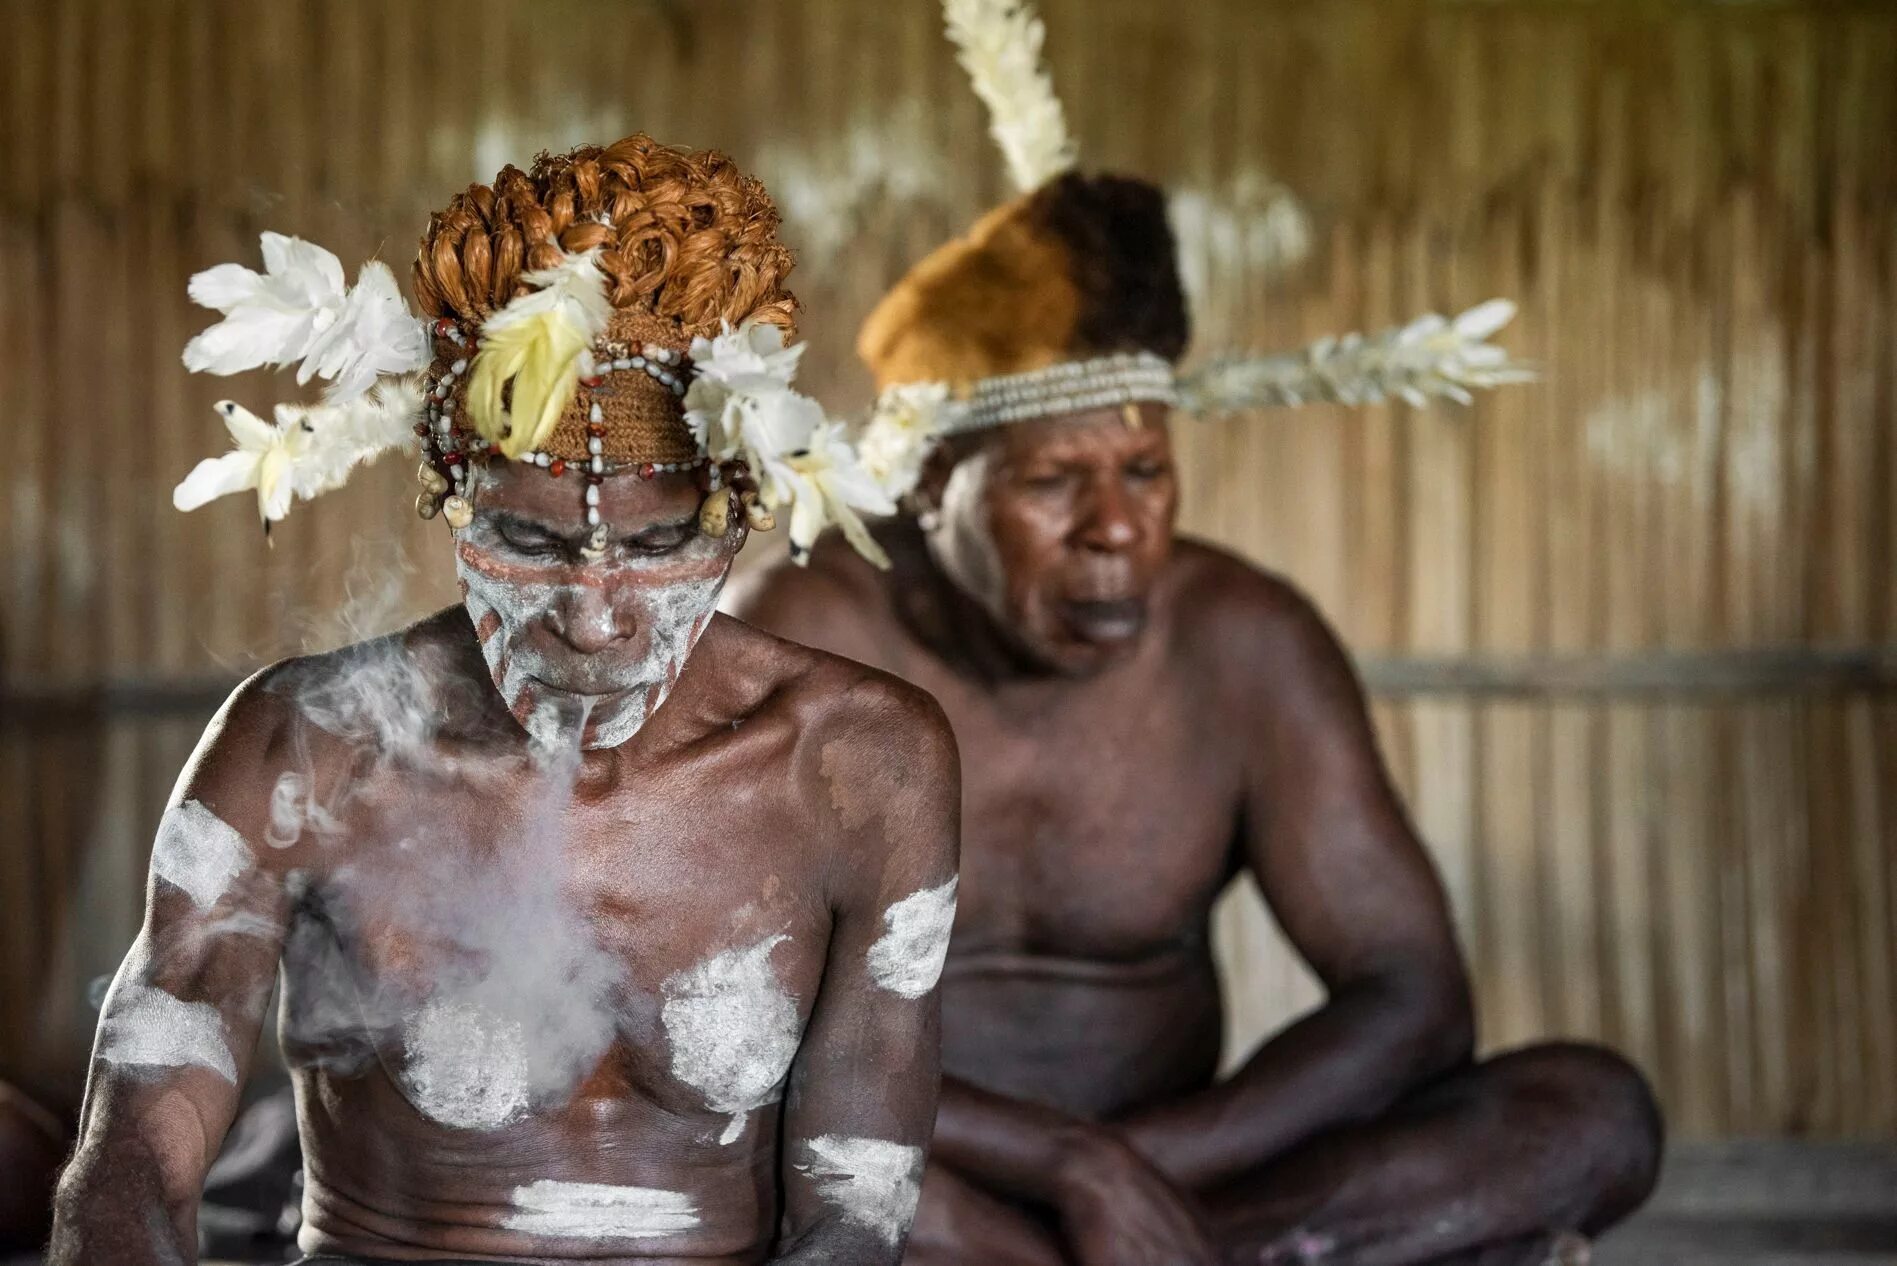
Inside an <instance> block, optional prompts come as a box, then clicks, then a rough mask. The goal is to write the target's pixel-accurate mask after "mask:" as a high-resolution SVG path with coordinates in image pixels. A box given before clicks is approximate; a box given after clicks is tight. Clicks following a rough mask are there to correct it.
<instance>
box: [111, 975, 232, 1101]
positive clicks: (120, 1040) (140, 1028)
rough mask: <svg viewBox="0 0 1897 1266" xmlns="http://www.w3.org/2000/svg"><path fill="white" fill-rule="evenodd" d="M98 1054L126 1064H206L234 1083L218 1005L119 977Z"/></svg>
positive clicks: (168, 1066)
mask: <svg viewBox="0 0 1897 1266" xmlns="http://www.w3.org/2000/svg"><path fill="white" fill-rule="evenodd" d="M98 1056H99V1058H100V1059H102V1060H105V1061H106V1062H107V1063H109V1064H121V1065H127V1066H143V1067H148V1068H150V1067H157V1068H208V1069H210V1070H211V1071H212V1072H214V1073H216V1074H217V1075H218V1076H220V1077H222V1078H223V1079H224V1080H225V1081H228V1082H230V1083H231V1084H232V1085H233V1086H234V1085H236V1084H237V1061H236V1060H235V1059H233V1058H232V1057H231V1048H230V1043H229V1042H228V1041H227V1040H226V1038H225V1037H224V1018H223V1017H222V1016H221V1015H219V1014H218V1011H217V1008H216V1007H214V1006H212V1005H211V1004H210V1003H208V1002H186V1001H184V1000H183V999H182V998H174V997H172V996H171V995H170V994H168V993H166V992H165V991H164V990H162V989H154V988H152V987H151V986H150V985H139V984H133V983H132V982H130V981H125V980H121V981H120V983H118V984H117V985H115V986H113V989H112V992H111V994H110V995H109V996H108V997H107V998H106V1004H105V1015H104V1018H103V1019H101V1020H100V1021H99V1048H98Z"/></svg>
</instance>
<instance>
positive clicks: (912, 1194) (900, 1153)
mask: <svg viewBox="0 0 1897 1266" xmlns="http://www.w3.org/2000/svg"><path fill="white" fill-rule="evenodd" d="M798 1168H799V1169H801V1170H803V1171H804V1172H805V1173H807V1174H809V1175H810V1177H811V1178H812V1179H813V1180H814V1181H815V1182H816V1184H817V1190H818V1192H819V1193H820V1194H821V1195H822V1196H823V1198H824V1200H825V1201H827V1202H828V1203H829V1204H830V1205H832V1206H833V1207H834V1208H835V1209H836V1210H837V1212H839V1213H841V1214H842V1215H843V1220H844V1221H845V1222H849V1223H851V1224H853V1225H855V1226H860V1227H864V1228H866V1229H868V1230H870V1231H873V1232H875V1233H876V1235H877V1236H878V1238H880V1239H881V1240H882V1241H883V1242H884V1243H885V1244H888V1245H890V1246H891V1247H894V1246H895V1244H896V1242H897V1241H898V1240H900V1239H902V1237H903V1235H904V1233H905V1232H907V1231H908V1229H909V1224H910V1223H911V1222H913V1221H914V1220H915V1216H916V1200H917V1198H918V1197H920V1196H921V1194H922V1149H921V1148H919V1147H911V1146H909V1145H908V1144H906V1143H891V1142H889V1141H887V1140H885V1139H866V1138H855V1137H852V1136H850V1135H843V1134H824V1135H819V1136H818V1137H817V1138H814V1139H812V1140H810V1143H809V1159H808V1160H806V1161H804V1162H803V1163H801V1164H800V1165H799V1166H798Z"/></svg>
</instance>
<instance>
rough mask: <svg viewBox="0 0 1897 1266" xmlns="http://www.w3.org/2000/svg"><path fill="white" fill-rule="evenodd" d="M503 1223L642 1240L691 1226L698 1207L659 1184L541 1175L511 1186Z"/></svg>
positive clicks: (558, 1233)
mask: <svg viewBox="0 0 1897 1266" xmlns="http://www.w3.org/2000/svg"><path fill="white" fill-rule="evenodd" d="M502 1225H504V1226H506V1227H508V1228H509V1229H511V1230H515V1231H525V1232H527V1233H528V1234H530V1235H540V1236H546V1237H548V1238H550V1239H579V1240H643V1239H651V1238H652V1237H654V1236H659V1235H675V1234H677V1233H678V1232H680V1231H689V1230H691V1229H692V1228H693V1227H695V1226H697V1225H698V1210H697V1209H696V1208H695V1207H694V1206H693V1204H692V1202H691V1200H690V1199H689V1198H687V1197H686V1196H685V1195H684V1193H682V1192H677V1191H666V1190H664V1189H662V1188H658V1187H614V1186H609V1185H607V1184H605V1183H593V1182H555V1181H554V1180H553V1179H550V1178H543V1179H541V1180H540V1181H539V1182H536V1183H529V1184H528V1185H527V1186H525V1187H517V1188H515V1189H514V1211H513V1212H512V1213H509V1214H508V1215H507V1217H506V1218H505V1219H504V1220H503V1222H502Z"/></svg>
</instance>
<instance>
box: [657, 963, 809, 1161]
mask: <svg viewBox="0 0 1897 1266" xmlns="http://www.w3.org/2000/svg"><path fill="white" fill-rule="evenodd" d="M789 939H790V938H789V937H788V936H785V935H782V934H779V935H777V936H769V937H766V938H765V939H763V940H761V941H759V942H758V943H757V944H755V945H752V946H749V947H748V948H745V949H734V950H726V951H724V952H723V953H721V954H715V955H713V956H712V957H710V958H708V959H706V960H705V961H704V962H702V963H700V964H698V965H697V966H696V967H691V968H687V969H686V970H684V971H681V972H677V973H675V974H673V975H672V976H670V977H668V978H667V979H666V981H665V986H664V991H665V1008H664V1010H663V1012H662V1013H661V1018H662V1019H663V1021H664V1023H665V1035H666V1038H667V1040H669V1041H670V1043H671V1046H672V1075H673V1076H674V1077H677V1078H678V1079H679V1080H680V1081H682V1082H684V1083H685V1084H686V1085H688V1086H691V1087H693V1088H694V1089H696V1090H697V1091H698V1092H699V1093H701V1094H703V1095H704V1096H705V1102H706V1104H707V1105H709V1106H710V1107H711V1109H712V1110H713V1111H714V1112H728V1113H730V1114H731V1124H730V1125H729V1126H727V1127H726V1128H725V1131H724V1133H723V1134H722V1135H721V1136H720V1137H719V1139H718V1141H719V1142H720V1143H732V1142H735V1141H737V1138H738V1136H739V1134H741V1133H742V1132H743V1130H744V1118H745V1114H746V1113H748V1112H750V1111H751V1110H752V1109H753V1108H761V1107H763V1106H764V1105H765V1104H767V1103H772V1102H774V1101H775V1100H776V1098H777V1095H778V1089H779V1087H780V1085H781V1084H782V1083H783V1080H784V1075H785V1074H786V1073H787V1072H789V1071H790V1064H791V1060H792V1059H794V1058H795V1057H796V1055H797V1044H798V1042H799V1041H800V1040H801V1039H802V1037H803V1022H802V1021H801V1020H800V1019H799V1017H798V1015H797V1004H796V1002H795V1001H793V1000H792V999H791V996H790V995H789V994H788V993H786V992H784V987H783V986H782V985H781V984H779V983H778V980H777V973H776V972H775V971H773V970H772V969H771V950H772V949H774V948H775V947H776V946H777V944H778V943H779V942H780V941H787V940H789Z"/></svg>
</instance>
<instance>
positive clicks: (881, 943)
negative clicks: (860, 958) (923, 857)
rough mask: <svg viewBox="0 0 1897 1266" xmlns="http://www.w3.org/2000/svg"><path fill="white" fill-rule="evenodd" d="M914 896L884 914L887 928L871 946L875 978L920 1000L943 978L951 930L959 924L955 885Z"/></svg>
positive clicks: (949, 882) (871, 973)
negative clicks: (943, 966) (956, 915)
mask: <svg viewBox="0 0 1897 1266" xmlns="http://www.w3.org/2000/svg"><path fill="white" fill-rule="evenodd" d="M956 883H957V881H956V880H954V879H951V880H949V881H948V882H947V883H945V884H943V885H942V886H941V887H939V888H925V889H923V890H922V891H921V892H917V893H912V894H910V895H909V896H907V897H904V898H903V899H902V900H901V901H898V902H897V903H896V904H895V905H893V906H890V907H889V909H887V910H885V911H883V926H884V927H885V928H886V929H887V930H886V931H885V932H884V933H883V934H882V935H881V936H880V937H878V938H877V939H876V943H875V944H874V945H872V946H870V947H869V974H870V978H871V979H872V980H874V981H875V982H876V983H877V984H879V985H881V986H882V987H883V988H884V989H887V990H889V991H890V992H891V993H896V994H901V995H902V996H903V997H905V998H920V997H921V996H922V995H923V994H926V993H928V992H929V990H931V989H933V988H935V982H936V981H938V980H940V979H941V978H942V964H943V963H945V962H946V961H948V947H949V929H950V928H952V927H953V926H954V925H955V885H956Z"/></svg>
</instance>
